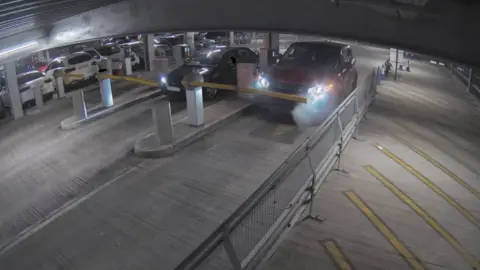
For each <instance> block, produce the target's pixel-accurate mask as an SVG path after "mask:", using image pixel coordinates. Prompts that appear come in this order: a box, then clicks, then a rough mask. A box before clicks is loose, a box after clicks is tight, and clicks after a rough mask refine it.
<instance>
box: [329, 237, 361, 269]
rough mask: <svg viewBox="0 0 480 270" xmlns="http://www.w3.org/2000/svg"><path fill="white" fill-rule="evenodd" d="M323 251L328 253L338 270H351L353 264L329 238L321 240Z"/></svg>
mask: <svg viewBox="0 0 480 270" xmlns="http://www.w3.org/2000/svg"><path fill="white" fill-rule="evenodd" d="M321 243H322V246H323V248H324V249H325V251H326V252H327V253H328V255H330V257H331V258H332V260H333V261H334V262H335V264H336V265H337V267H338V269H340V270H353V269H354V268H353V266H352V265H351V264H350V263H349V262H348V259H347V257H346V256H345V254H343V252H342V251H341V250H340V248H339V247H338V245H337V244H335V242H333V241H331V240H327V241H323V242H321Z"/></svg>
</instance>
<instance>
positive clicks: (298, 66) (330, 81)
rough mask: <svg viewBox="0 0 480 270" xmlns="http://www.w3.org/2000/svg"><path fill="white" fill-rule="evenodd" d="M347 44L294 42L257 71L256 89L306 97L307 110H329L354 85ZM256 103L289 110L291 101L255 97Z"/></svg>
mask: <svg viewBox="0 0 480 270" xmlns="http://www.w3.org/2000/svg"><path fill="white" fill-rule="evenodd" d="M357 76H358V75H357V70H356V68H355V58H354V57H353V54H352V50H351V48H350V46H348V45H346V44H342V43H334V42H323V41H322V42H296V43H293V44H292V45H290V47H289V48H288V49H287V50H286V51H285V53H284V54H283V55H281V56H280V58H279V60H278V62H277V64H275V65H273V66H272V67H270V68H269V69H268V70H266V71H265V72H263V73H261V74H260V75H259V76H258V78H257V81H256V83H255V84H256V85H255V87H256V88H260V89H265V90H267V91H274V92H280V93H285V94H292V95H299V96H303V97H306V98H307V100H308V105H309V108H310V109H311V111H314V112H315V111H325V110H332V109H334V108H335V107H336V106H337V105H338V104H340V103H341V102H342V101H343V99H344V98H345V97H347V96H348V95H349V94H350V93H351V92H352V91H353V90H354V89H355V88H356V87H357ZM254 101H256V102H255V103H257V104H258V105H260V106H261V107H266V108H268V109H270V110H272V109H273V110H280V111H283V112H291V111H292V110H293V108H294V107H295V106H296V104H295V102H291V101H287V100H281V99H276V98H270V97H266V96H257V97H256V98H255V100H254Z"/></svg>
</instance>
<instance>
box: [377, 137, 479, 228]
mask: <svg viewBox="0 0 480 270" xmlns="http://www.w3.org/2000/svg"><path fill="white" fill-rule="evenodd" d="M374 146H375V148H377V149H378V150H380V151H381V152H382V153H384V154H385V155H386V156H388V157H389V158H390V159H392V160H393V161H395V162H396V163H397V164H399V165H400V166H402V167H403V168H404V169H406V170H407V171H408V172H410V173H411V174H412V175H413V176H415V177H416V178H417V179H418V180H420V182H422V183H424V184H425V185H426V186H427V187H429V188H430V189H431V190H433V191H434V192H435V193H437V195H438V196H440V197H441V198H442V199H444V200H445V201H447V202H448V203H449V204H450V205H451V206H453V207H454V208H455V209H457V210H458V211H459V212H460V213H461V214H462V215H463V216H464V217H465V218H466V219H467V220H469V221H470V222H471V223H472V224H473V225H475V226H476V227H477V228H479V229H480V222H479V221H478V220H477V219H476V218H475V216H474V215H473V214H472V213H470V212H469V211H468V210H467V209H465V207H463V206H462V205H460V204H459V203H458V202H457V201H455V200H454V199H453V198H452V197H450V195H448V194H447V193H445V191H443V190H442V189H441V188H439V187H438V186H437V185H435V184H434V183H433V182H432V181H431V180H430V179H428V178H427V177H426V176H424V175H423V174H421V173H420V172H419V171H417V170H416V169H414V168H413V167H412V166H411V165H409V164H408V163H406V162H405V161H403V160H402V159H401V158H399V157H397V156H396V155H395V154H393V153H392V152H390V151H389V150H388V149H386V148H385V147H383V146H381V145H380V144H378V143H374Z"/></svg>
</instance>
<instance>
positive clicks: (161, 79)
mask: <svg viewBox="0 0 480 270" xmlns="http://www.w3.org/2000/svg"><path fill="white" fill-rule="evenodd" d="M160 82H161V83H162V84H167V78H165V77H164V76H162V77H161V78H160Z"/></svg>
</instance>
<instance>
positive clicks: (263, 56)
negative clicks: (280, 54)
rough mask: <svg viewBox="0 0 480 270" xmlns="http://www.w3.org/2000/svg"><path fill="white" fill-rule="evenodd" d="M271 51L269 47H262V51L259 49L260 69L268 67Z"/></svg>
mask: <svg viewBox="0 0 480 270" xmlns="http://www.w3.org/2000/svg"><path fill="white" fill-rule="evenodd" d="M269 52H270V49H268V48H260V51H259V58H260V59H259V62H260V63H259V64H260V70H265V69H266V68H267V67H268V55H269Z"/></svg>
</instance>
